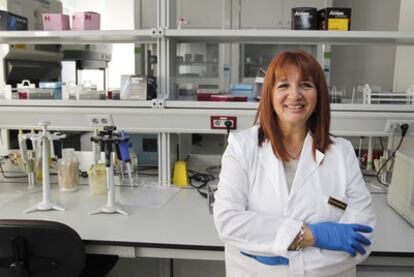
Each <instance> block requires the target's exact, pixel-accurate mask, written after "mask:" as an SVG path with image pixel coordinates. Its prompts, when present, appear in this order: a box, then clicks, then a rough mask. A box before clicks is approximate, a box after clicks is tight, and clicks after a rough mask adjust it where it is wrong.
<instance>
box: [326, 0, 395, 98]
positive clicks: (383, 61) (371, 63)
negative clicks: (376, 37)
mask: <svg viewBox="0 0 414 277" xmlns="http://www.w3.org/2000/svg"><path fill="white" fill-rule="evenodd" d="M333 4H334V6H335V7H351V8H352V15H351V29H352V30H360V31H362V30H364V31H396V30H397V28H398V18H399V12H400V0H363V1H349V0H334V1H333ZM395 49H396V47H395V46H393V45H391V46H384V45H373V44H370V45H337V46H332V64H331V69H332V73H331V85H335V86H336V87H337V88H342V87H345V88H347V89H348V92H350V91H351V89H352V87H354V86H357V85H363V84H365V83H369V84H371V85H376V86H380V87H382V88H383V90H392V88H393V83H394V76H393V72H394V63H395ZM379 57H380V58H379Z"/></svg>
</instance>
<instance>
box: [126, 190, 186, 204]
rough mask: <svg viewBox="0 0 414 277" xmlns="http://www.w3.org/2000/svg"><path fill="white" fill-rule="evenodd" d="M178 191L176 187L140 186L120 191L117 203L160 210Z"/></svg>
mask: <svg viewBox="0 0 414 277" xmlns="http://www.w3.org/2000/svg"><path fill="white" fill-rule="evenodd" d="M179 191H180V188H176V187H167V186H165V187H164V186H159V185H140V186H138V187H134V188H125V189H123V190H121V197H120V200H119V202H120V203H121V204H122V205H127V206H138V207H146V208H161V207H162V206H164V205H165V204H166V203H167V202H168V200H170V199H171V198H172V197H173V196H174V195H175V194H176V193H177V192H179Z"/></svg>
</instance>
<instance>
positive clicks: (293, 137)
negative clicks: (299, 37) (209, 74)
mask: <svg viewBox="0 0 414 277" xmlns="http://www.w3.org/2000/svg"><path fill="white" fill-rule="evenodd" d="M329 125H330V109H329V96H328V88H327V84H326V80H325V78H324V73H323V71H322V69H321V67H320V65H319V63H318V62H317V61H316V60H315V59H314V58H313V57H312V56H311V55H309V54H307V53H306V52H303V51H295V52H283V53H281V54H279V55H278V56H276V57H275V58H273V60H272V62H271V64H270V65H269V67H268V70H267V73H266V76H265V81H264V85H263V90H262V97H261V100H260V105H259V109H258V113H257V117H256V125H255V126H254V127H252V128H250V129H247V130H243V131H238V132H233V133H231V134H230V136H229V140H228V147H227V149H226V151H225V153H224V155H223V159H222V169H221V173H220V183H219V185H218V190H217V192H216V194H215V199H216V200H215V204H214V220H215V224H216V228H217V230H218V233H219V236H220V238H221V239H222V240H223V241H224V243H225V261H226V273H227V277H244V276H260V277H266V276H318V277H320V276H355V275H356V273H355V265H356V264H357V263H360V262H361V261H363V260H364V259H365V258H366V257H367V256H368V255H369V253H370V249H369V245H370V240H371V239H372V231H373V228H374V225H375V215H374V213H373V210H372V202H371V196H370V193H369V191H368V190H367V188H366V187H365V183H364V181H363V179H362V174H361V171H360V169H359V165H358V161H357V159H356V156H355V152H354V149H353V147H352V145H351V144H350V143H349V142H348V141H346V140H345V139H342V138H336V137H333V136H331V135H330V133H329Z"/></svg>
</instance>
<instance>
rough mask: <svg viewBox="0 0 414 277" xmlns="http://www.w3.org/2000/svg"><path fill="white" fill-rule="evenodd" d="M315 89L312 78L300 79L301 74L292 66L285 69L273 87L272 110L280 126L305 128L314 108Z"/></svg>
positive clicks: (315, 99)
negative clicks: (284, 74)
mask: <svg viewBox="0 0 414 277" xmlns="http://www.w3.org/2000/svg"><path fill="white" fill-rule="evenodd" d="M316 103H317V90H316V87H315V84H314V82H313V80H304V79H302V74H300V72H299V71H298V69H297V68H296V67H294V66H291V67H290V68H289V70H287V71H286V76H282V77H281V78H280V76H279V79H278V78H276V83H275V85H274V88H273V103H272V105H273V110H274V111H275V113H276V115H277V119H278V121H279V124H280V127H281V128H282V129H284V128H292V127H294V128H297V127H303V128H305V129H306V128H307V126H306V125H307V124H306V123H307V121H308V119H309V117H310V116H311V115H312V113H313V112H314V110H315V107H316Z"/></svg>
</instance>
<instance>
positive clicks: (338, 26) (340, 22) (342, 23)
mask: <svg viewBox="0 0 414 277" xmlns="http://www.w3.org/2000/svg"><path fill="white" fill-rule="evenodd" d="M348 26H349V19H348V18H328V30H338V31H348Z"/></svg>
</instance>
